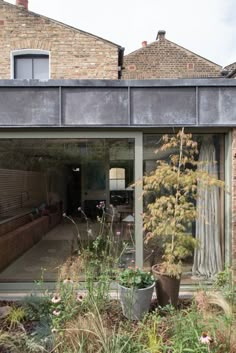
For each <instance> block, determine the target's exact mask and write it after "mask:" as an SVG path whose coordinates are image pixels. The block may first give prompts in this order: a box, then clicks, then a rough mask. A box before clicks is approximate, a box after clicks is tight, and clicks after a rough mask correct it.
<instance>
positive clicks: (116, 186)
mask: <svg viewBox="0 0 236 353" xmlns="http://www.w3.org/2000/svg"><path fill="white" fill-rule="evenodd" d="M110 190H113V191H114V190H125V180H120V179H110Z"/></svg>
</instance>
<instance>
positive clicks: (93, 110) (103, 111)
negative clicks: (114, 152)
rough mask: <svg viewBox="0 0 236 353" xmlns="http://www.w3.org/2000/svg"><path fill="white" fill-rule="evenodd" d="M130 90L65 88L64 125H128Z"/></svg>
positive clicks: (63, 98)
mask: <svg viewBox="0 0 236 353" xmlns="http://www.w3.org/2000/svg"><path fill="white" fill-rule="evenodd" d="M128 120H129V119H128V89H127V88H126V87H125V88H113V87H109V88H103V87H100V88H97V87H92V88H63V89H62V121H63V124H64V125H73V126H76V125H88V126H89V125H96V126H101V125H128V123H129V121H128Z"/></svg>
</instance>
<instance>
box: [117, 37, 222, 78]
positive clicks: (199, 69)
mask: <svg viewBox="0 0 236 353" xmlns="http://www.w3.org/2000/svg"><path fill="white" fill-rule="evenodd" d="M221 70H222V68H221V66H220V65H217V64H215V63H213V62H211V61H210V60H207V59H205V58H203V57H201V56H200V55H197V54H195V53H193V52H191V51H189V50H188V49H185V48H183V47H181V46H179V45H178V44H176V43H173V42H171V41H170V40H168V39H167V38H166V32H165V31H158V34H157V38H156V41H155V42H153V43H150V44H147V42H146V41H143V42H142V47H141V48H140V49H137V50H135V51H134V52H132V53H130V54H128V55H125V56H124V63H123V70H122V78H123V79H135V80H140V79H161V78H207V77H208V78H210V77H212V78H213V77H222V74H221Z"/></svg>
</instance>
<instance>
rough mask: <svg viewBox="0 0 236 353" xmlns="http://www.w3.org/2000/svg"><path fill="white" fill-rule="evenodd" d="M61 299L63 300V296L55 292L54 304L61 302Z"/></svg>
mask: <svg viewBox="0 0 236 353" xmlns="http://www.w3.org/2000/svg"><path fill="white" fill-rule="evenodd" d="M60 301H61V297H60V296H59V295H57V294H55V295H54V297H52V303H53V304H57V303H60Z"/></svg>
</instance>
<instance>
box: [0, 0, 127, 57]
mask: <svg viewBox="0 0 236 353" xmlns="http://www.w3.org/2000/svg"><path fill="white" fill-rule="evenodd" d="M0 5H5V6H9V7H11V8H17V9H18V10H19V11H27V13H28V14H29V15H31V16H33V17H41V18H43V19H45V20H48V21H51V22H53V23H55V24H58V25H60V26H63V27H65V28H69V29H71V30H72V31H77V32H80V33H83V34H86V35H88V36H91V37H93V38H96V39H99V40H102V41H103V42H106V43H108V44H111V45H113V46H116V47H117V48H119V49H121V50H124V48H123V47H122V46H121V45H118V44H116V43H113V42H111V41H109V40H107V39H104V38H101V37H99V36H97V35H95V34H92V33H89V32H86V31H83V30H81V29H78V28H76V27H73V26H70V25H68V24H65V23H63V22H60V21H57V20H54V19H52V18H50V17H47V16H44V15H40V14H38V13H36V12H33V11H29V10H26V9H24V8H23V7H20V6H17V5H14V4H11V3H9V2H6V1H4V0H0Z"/></svg>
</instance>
